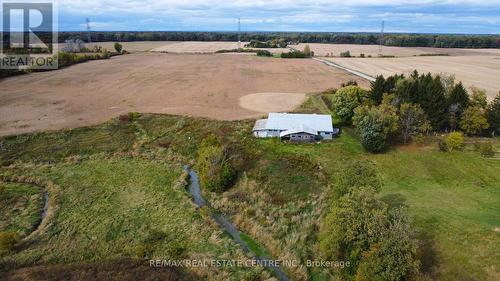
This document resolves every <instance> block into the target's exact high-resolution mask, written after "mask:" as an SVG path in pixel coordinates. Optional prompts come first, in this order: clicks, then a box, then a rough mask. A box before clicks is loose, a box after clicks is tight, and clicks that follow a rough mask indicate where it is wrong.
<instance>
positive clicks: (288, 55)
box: [281, 51, 307, 59]
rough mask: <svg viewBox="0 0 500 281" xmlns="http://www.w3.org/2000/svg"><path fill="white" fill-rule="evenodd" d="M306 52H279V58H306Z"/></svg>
mask: <svg viewBox="0 0 500 281" xmlns="http://www.w3.org/2000/svg"><path fill="white" fill-rule="evenodd" d="M306 57H307V56H306V54H305V53H304V52H301V51H292V52H288V53H281V58H283V59H303V58H306Z"/></svg>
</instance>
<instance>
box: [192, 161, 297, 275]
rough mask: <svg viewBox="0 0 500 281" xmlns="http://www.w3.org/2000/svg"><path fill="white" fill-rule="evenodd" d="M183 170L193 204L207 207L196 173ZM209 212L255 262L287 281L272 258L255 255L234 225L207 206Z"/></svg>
mask: <svg viewBox="0 0 500 281" xmlns="http://www.w3.org/2000/svg"><path fill="white" fill-rule="evenodd" d="M184 170H185V171H186V172H188V173H189V178H190V184H189V193H190V194H191V196H193V201H194V204H195V205H196V206H197V207H198V208H199V207H202V206H207V207H209V205H208V203H207V201H206V200H205V198H203V195H202V194H201V188H200V181H199V178H198V174H196V172H195V171H193V170H192V169H190V168H189V166H184ZM208 211H209V214H210V216H211V217H212V219H213V220H215V222H216V223H217V224H218V225H219V227H220V228H221V229H223V230H224V231H225V232H227V233H229V235H230V236H231V238H232V239H233V240H234V242H236V243H238V244H239V245H240V246H241V247H242V248H243V250H244V251H245V253H251V254H253V256H254V260H255V261H257V264H259V265H262V266H263V267H265V268H267V269H269V270H271V271H272V272H273V273H274V274H275V275H276V277H278V279H279V280H281V281H289V280H290V279H288V277H286V275H285V273H284V272H283V270H282V269H281V268H280V267H279V266H275V265H274V264H272V263H271V262H270V261H272V260H273V259H269V258H266V257H261V256H258V255H256V254H255V253H254V252H252V250H250V248H249V247H248V245H247V244H246V243H245V241H243V240H242V239H241V236H240V232H239V231H238V229H237V228H236V226H235V225H234V224H233V223H232V222H231V221H229V220H228V219H226V218H225V217H224V215H223V214H219V213H217V212H215V210H213V209H212V208H210V207H209V208H208Z"/></svg>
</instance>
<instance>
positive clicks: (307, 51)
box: [304, 45, 312, 58]
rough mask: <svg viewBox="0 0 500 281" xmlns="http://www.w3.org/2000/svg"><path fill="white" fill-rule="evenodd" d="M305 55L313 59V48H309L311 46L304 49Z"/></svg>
mask: <svg viewBox="0 0 500 281" xmlns="http://www.w3.org/2000/svg"><path fill="white" fill-rule="evenodd" d="M304 54H305V55H306V57H308V58H310V57H312V53H311V48H310V47H309V45H306V46H305V47H304Z"/></svg>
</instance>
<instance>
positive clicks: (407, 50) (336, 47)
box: [291, 43, 500, 57]
mask: <svg viewBox="0 0 500 281" xmlns="http://www.w3.org/2000/svg"><path fill="white" fill-rule="evenodd" d="M305 45H309V46H310V48H311V51H314V53H315V55H316V56H320V57H322V56H326V54H330V53H332V52H333V55H334V56H337V57H338V56H340V53H341V52H345V51H350V52H351V55H352V56H359V55H360V54H362V53H363V54H365V55H366V56H368V55H371V56H373V57H378V55H379V46H378V45H352V44H322V43H310V44H302V43H301V44H299V45H298V46H297V45H295V46H291V47H294V48H296V49H298V50H303V49H304V47H305ZM382 54H383V55H385V56H395V57H412V56H419V55H423V54H446V55H450V56H488V55H489V56H491V55H493V56H494V55H500V49H442V48H424V47H388V46H383V47H382Z"/></svg>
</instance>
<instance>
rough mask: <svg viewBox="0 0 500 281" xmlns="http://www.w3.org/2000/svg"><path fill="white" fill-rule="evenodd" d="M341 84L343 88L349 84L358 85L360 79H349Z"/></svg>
mask: <svg viewBox="0 0 500 281" xmlns="http://www.w3.org/2000/svg"><path fill="white" fill-rule="evenodd" d="M340 86H341V87H342V88H344V87H347V86H358V81H356V80H349V81H347V82H344V83H342V85H340Z"/></svg>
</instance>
